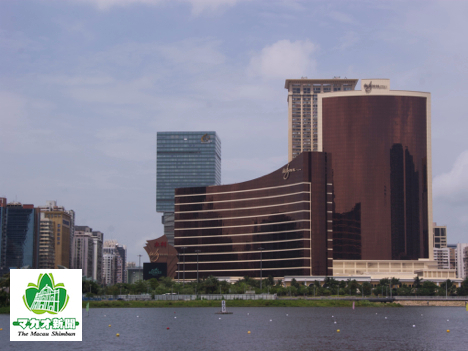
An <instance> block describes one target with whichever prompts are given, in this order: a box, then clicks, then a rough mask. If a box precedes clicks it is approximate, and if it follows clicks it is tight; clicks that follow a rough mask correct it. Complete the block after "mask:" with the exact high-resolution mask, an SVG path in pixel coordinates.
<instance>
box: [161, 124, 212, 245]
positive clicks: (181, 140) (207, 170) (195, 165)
mask: <svg viewBox="0 0 468 351" xmlns="http://www.w3.org/2000/svg"><path fill="white" fill-rule="evenodd" d="M156 151H157V167H156V211H157V212H162V213H163V217H162V222H163V224H164V234H165V235H166V237H167V239H168V242H169V244H171V245H173V244H174V189H176V188H184V187H194V186H207V185H218V184H221V140H220V139H219V137H218V136H217V134H216V132H158V133H157V150H156Z"/></svg>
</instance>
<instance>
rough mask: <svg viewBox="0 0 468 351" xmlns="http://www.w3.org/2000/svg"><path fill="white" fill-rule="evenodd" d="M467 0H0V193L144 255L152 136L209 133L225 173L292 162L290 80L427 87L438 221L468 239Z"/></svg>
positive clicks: (150, 224) (225, 176) (152, 230)
mask: <svg viewBox="0 0 468 351" xmlns="http://www.w3.org/2000/svg"><path fill="white" fill-rule="evenodd" d="M467 13H468V2H464V1H439V2H431V1H294V0H285V1H279V0H278V1H275V0H271V1H260V0H258V1H256V0H250V1H248V0H245V1H242V0H69V1H61V0H37V1H28V0H21V1H13V0H5V1H2V2H0V53H1V54H0V106H1V111H0V164H1V166H2V167H1V172H0V196H4V197H7V198H8V200H9V201H12V200H15V199H16V200H17V201H20V202H22V203H33V204H35V205H45V202H46V200H57V201H58V204H59V205H63V206H65V207H66V208H67V209H74V210H75V211H76V215H77V218H76V224H78V225H88V226H90V227H92V228H93V229H95V230H100V231H102V232H104V235H105V239H115V240H117V241H118V242H119V243H120V244H123V245H127V246H128V260H129V261H138V257H137V255H138V254H142V255H143V257H144V258H145V259H147V255H146V253H145V252H144V250H143V246H144V244H145V241H146V240H147V239H153V238H155V237H158V236H160V235H162V233H163V227H162V225H161V219H160V215H159V214H157V213H156V212H155V191H156V132H158V131H171V130H214V131H216V132H217V133H218V135H219V136H220V138H221V140H222V182H223V184H229V183H234V182H241V181H245V180H249V179H252V178H255V177H258V176H261V175H263V174H266V173H269V172H271V171H273V170H275V169H277V168H279V167H280V166H282V165H283V164H284V163H286V162H287V140H288V137H287V104H286V96H287V94H286V90H285V89H284V80H285V79H287V78H298V77H301V76H307V77H309V78H331V77H333V76H341V77H345V76H346V77H348V78H358V79H361V78H389V79H391V88H392V89H394V90H416V91H428V92H431V93H432V156H433V178H434V184H433V191H434V196H433V200H434V220H435V221H437V222H438V223H439V224H446V225H447V226H448V235H449V240H448V241H449V242H451V243H456V242H468V233H467V229H466V228H467V223H468V212H467V209H468V181H467V180H468V138H467V137H466V135H465V134H466V131H467V124H468V122H467V121H466V117H467V112H466V107H465V105H466V103H465V101H466V96H467V90H468V88H467V87H468V47H467V45H466V37H467V32H468V31H467V25H466V14H467Z"/></svg>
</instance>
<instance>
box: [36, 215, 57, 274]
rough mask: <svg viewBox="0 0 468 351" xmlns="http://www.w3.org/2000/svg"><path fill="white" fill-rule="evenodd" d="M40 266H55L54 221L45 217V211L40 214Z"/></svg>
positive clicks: (52, 267) (44, 267) (47, 267)
mask: <svg viewBox="0 0 468 351" xmlns="http://www.w3.org/2000/svg"><path fill="white" fill-rule="evenodd" d="M39 268H40V269H49V268H50V269H54V268H55V234H54V222H52V220H50V219H49V218H46V217H45V213H43V212H42V213H41V214H40V232H39Z"/></svg>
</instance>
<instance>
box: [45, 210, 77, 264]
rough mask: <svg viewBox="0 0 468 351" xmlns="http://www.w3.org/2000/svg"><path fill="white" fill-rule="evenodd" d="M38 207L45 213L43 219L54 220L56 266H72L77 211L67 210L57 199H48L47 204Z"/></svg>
mask: <svg viewBox="0 0 468 351" xmlns="http://www.w3.org/2000/svg"><path fill="white" fill-rule="evenodd" d="M38 209H39V210H40V211H41V212H42V213H44V216H43V217H42V218H43V220H47V221H51V222H52V228H53V232H54V238H55V247H54V252H55V268H58V266H63V267H66V268H70V267H71V262H72V258H71V250H72V247H73V243H72V240H73V238H72V235H73V232H74V229H73V228H74V218H75V213H74V212H73V211H71V212H70V211H66V210H65V208H64V207H63V206H57V202H56V201H47V202H46V205H45V206H39V207H38Z"/></svg>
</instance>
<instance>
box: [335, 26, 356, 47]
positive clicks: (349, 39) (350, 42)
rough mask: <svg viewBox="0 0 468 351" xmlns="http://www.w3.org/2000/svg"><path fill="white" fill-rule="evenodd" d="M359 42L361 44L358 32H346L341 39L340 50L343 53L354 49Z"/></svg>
mask: <svg viewBox="0 0 468 351" xmlns="http://www.w3.org/2000/svg"><path fill="white" fill-rule="evenodd" d="M358 42H359V36H358V34H357V33H356V32H353V31H350V32H346V34H345V35H344V36H342V37H341V38H340V43H339V45H338V49H339V50H342V51H344V50H348V49H349V48H351V47H353V46H354V45H355V44H356V43H358Z"/></svg>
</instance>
